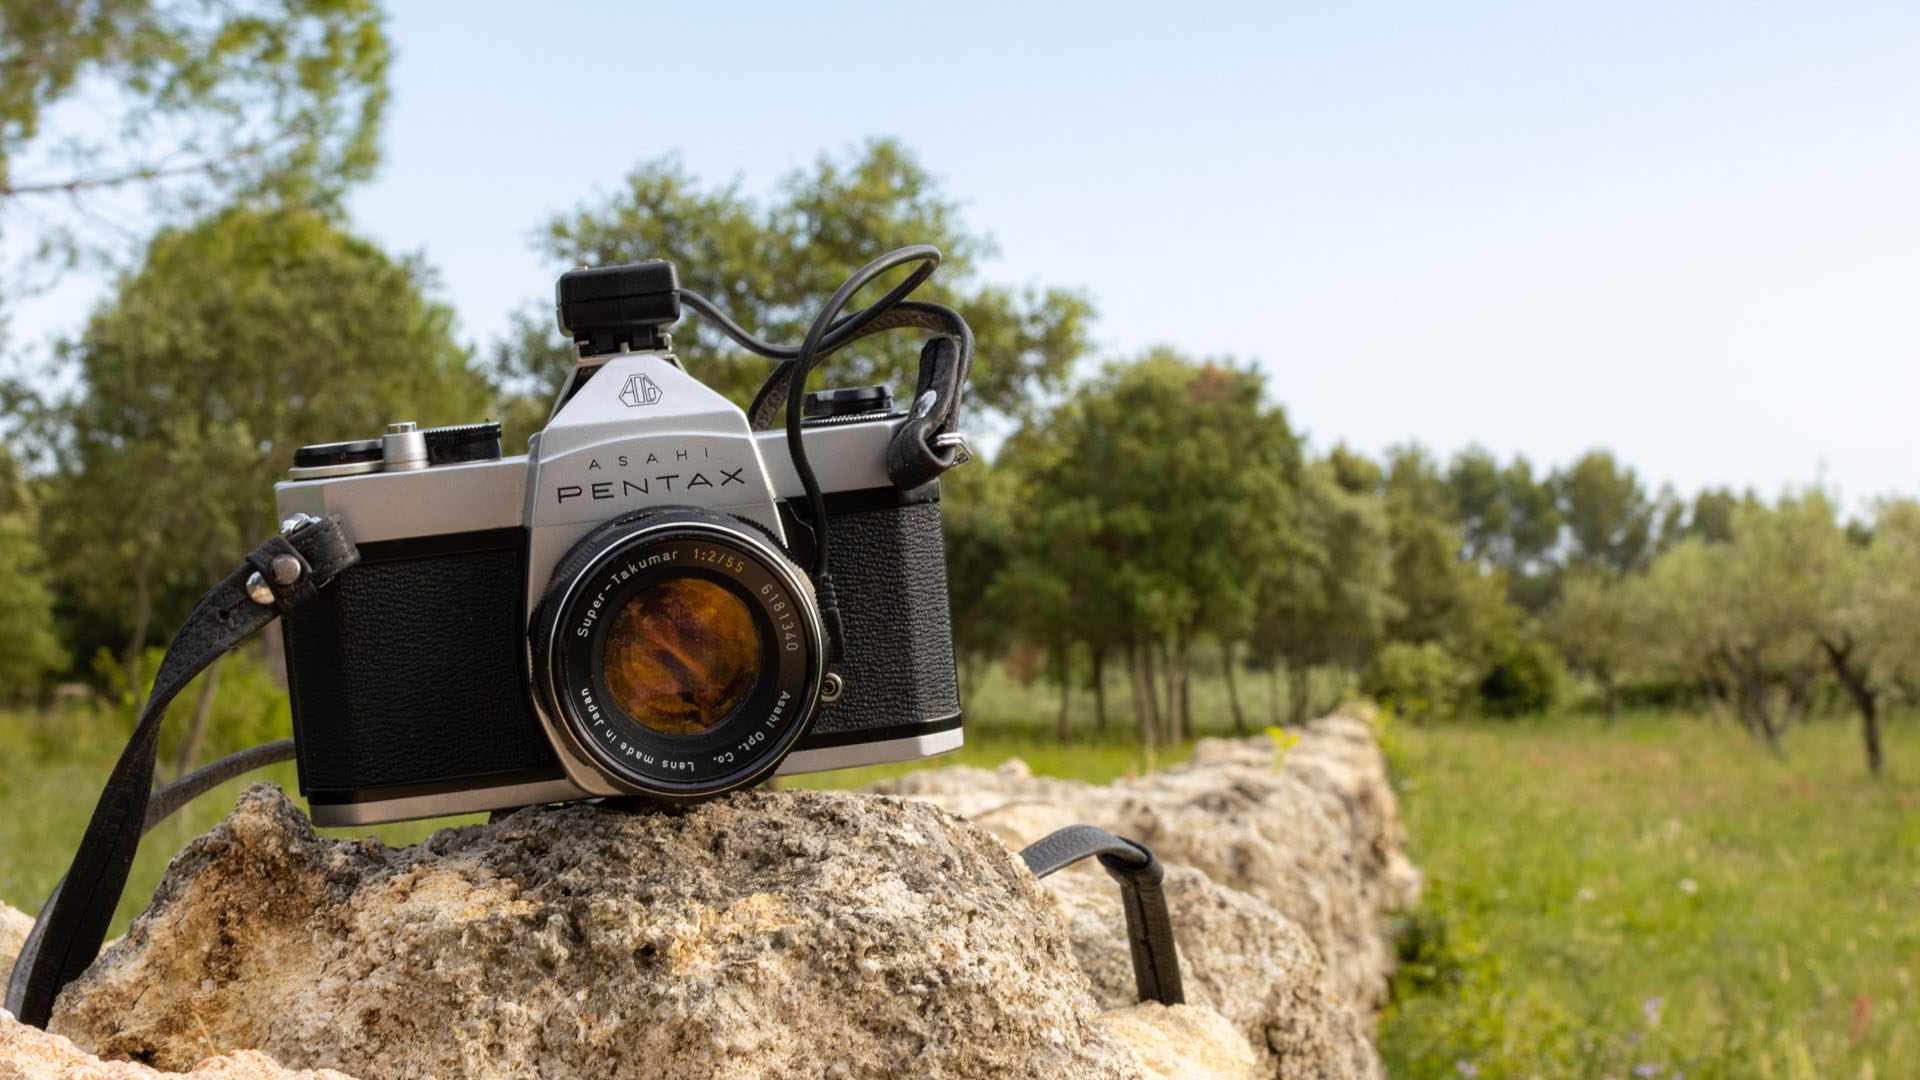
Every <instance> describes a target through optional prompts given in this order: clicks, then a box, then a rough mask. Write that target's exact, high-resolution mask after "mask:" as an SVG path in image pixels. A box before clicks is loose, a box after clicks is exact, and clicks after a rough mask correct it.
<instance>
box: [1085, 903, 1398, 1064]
mask: <svg viewBox="0 0 1920 1080" xmlns="http://www.w3.org/2000/svg"><path fill="white" fill-rule="evenodd" d="M1047 884H1049V885H1050V886H1052V890H1051V891H1053V892H1054V895H1055V900H1056V902H1057V903H1058V904H1059V906H1060V910H1061V914H1062V916H1063V917H1064V918H1065V920H1066V923H1067V935H1068V937H1070V938H1071V939H1072V940H1073V952H1074V955H1075V956H1076V957H1077V958H1078V959H1079V961H1080V967H1081V969H1082V970H1083V971H1085V972H1086V973H1087V977H1088V978H1089V979H1090V980H1092V982H1093V992H1094V997H1095V998H1096V999H1097V1000H1099V1002H1100V1003H1101V1004H1102V1005H1104V1006H1106V1007H1108V1008H1110V1009H1114V1008H1120V1007H1123V1006H1126V1005H1130V1004H1132V1003H1133V1001H1134V994H1135V989H1134V982H1133V960H1132V957H1131V955H1130V954H1129V952H1128V947H1127V938H1126V915H1125V914H1124V912H1123V911H1122V910H1121V907H1120V891H1119V889H1118V887H1117V886H1115V885H1114V883H1113V882H1112V880H1111V879H1109V878H1107V877H1106V875H1105V874H1104V873H1101V874H1099V875H1098V878H1097V879H1096V878H1094V877H1093V876H1091V875H1079V874H1074V873H1061V874H1057V875H1054V876H1053V877H1050V878H1048V879H1047ZM1163 887H1164V888H1165V889H1166V893H1167V906H1168V908H1169V909H1170V911H1171V913H1172V916H1173V926H1174V937H1175V939H1176V941H1177V942H1178V944H1179V947H1180V968H1181V975H1182V981H1183V983H1184V985H1185V989H1186V998H1187V1003H1188V1004H1189V1005H1197V1006H1202V1007H1204V1008H1205V1009H1206V1010H1208V1011H1210V1012H1213V1013H1216V1014H1218V1015H1220V1016H1221V1017H1222V1018H1223V1019H1224V1020H1225V1021H1226V1022H1227V1023H1228V1025H1229V1028H1230V1030H1233V1031H1235V1032H1236V1033H1237V1034H1238V1035H1239V1036H1240V1038H1241V1039H1242V1045H1244V1046H1246V1047H1247V1048H1248V1052H1249V1053H1250V1054H1251V1055H1252V1057H1251V1058H1250V1059H1249V1064H1252V1065H1255V1066H1256V1067H1257V1075H1260V1076H1264V1077H1280V1078H1283V1080H1307V1078H1310V1077H1311V1078H1316V1080H1318V1078H1336V1077H1338V1078H1354V1080H1360V1078H1365V1080H1375V1078H1378V1077H1380V1076H1381V1071H1380V1063H1379V1058H1378V1057H1377V1055H1376V1054H1375V1053H1374V1051H1373V1046H1372V1043H1371V1042H1370V1041H1369V1038H1368V1034H1369V1033H1368V1031H1367V1025H1366V1024H1365V1023H1364V1021H1363V1020H1362V1019H1361V1018H1360V1017H1359V1016H1357V1015H1356V1014H1355V1013H1354V1011H1353V1010H1352V1009H1351V1008H1349V1007H1347V1005H1346V1003H1344V1002H1342V1001H1340V1000H1338V999H1337V998H1336V997H1335V996H1334V995H1333V994H1332V993H1331V992H1330V990H1329V989H1328V985H1327V979H1326V969H1325V967H1324V966H1323V965H1322V964H1321V962H1320V953H1319V951H1318V950H1317V949H1315V948H1314V945H1313V942H1312V941H1310V940H1309V939H1308V938H1307V935H1306V934H1305V933H1304V932H1303V931H1302V930H1301V929H1300V928H1299V927H1298V926H1296V925H1295V924H1294V923H1292V922H1290V921H1288V920H1287V918H1286V917H1285V916H1283V915H1281V914H1280V913H1279V912H1277V911H1275V910H1274V909H1273V908H1272V907H1271V906H1269V905H1267V904H1265V903H1263V902H1261V901H1260V900H1257V899H1255V898H1254V897H1251V896H1248V895H1247V894H1246V893H1243V892H1240V891H1238V890H1236V889H1230V888H1227V887H1226V886H1224V885H1219V884H1216V883H1214V882H1213V881H1212V880H1211V879H1209V878H1208V877H1207V876H1206V875H1205V874H1203V873H1201V872H1200V871H1198V870H1195V869H1193V868H1191V867H1185V866H1170V867H1168V868H1167V877H1166V881H1165V882H1164V885H1163ZM1109 1015H1113V1014H1109ZM1136 1049H1137V1047H1136ZM1143 1060H1146V1059H1145V1058H1144V1056H1143Z"/></svg>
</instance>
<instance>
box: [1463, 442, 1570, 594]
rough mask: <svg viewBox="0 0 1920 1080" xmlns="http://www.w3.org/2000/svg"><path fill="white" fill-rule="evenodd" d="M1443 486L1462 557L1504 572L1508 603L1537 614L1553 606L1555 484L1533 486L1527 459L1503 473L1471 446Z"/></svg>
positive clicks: (1490, 457) (1544, 482)
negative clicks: (1449, 496)
mask: <svg viewBox="0 0 1920 1080" xmlns="http://www.w3.org/2000/svg"><path fill="white" fill-rule="evenodd" d="M1447 487H1448V489H1449V490H1450V492H1451V495H1452V499H1453V509H1452V519H1453V521H1454V522H1455V523H1456V524H1457V525H1458V526H1459V529H1460V535H1461V557H1462V558H1465V559H1468V560H1470V561H1472V562H1475V563H1478V564H1480V566H1482V567H1483V568H1485V569H1488V570H1494V569H1498V570H1501V571H1504V572H1505V574H1506V579H1507V588H1508V599H1510V600H1512V601H1513V602H1514V603H1516V604H1519V605H1520V606H1521V607H1522V608H1525V609H1526V610H1528V611H1533V612H1538V611H1540V610H1542V609H1543V608H1545V607H1546V606H1547V605H1548V604H1549V603H1551V602H1552V599H1553V586H1554V576H1555V574H1554V571H1555V568H1554V567H1553V566H1552V565H1550V563H1549V560H1550V558H1551V557H1552V555H1553V551H1554V548H1555V547H1556V546H1558V544H1559V541H1560V528H1561V524H1562V518H1561V513H1560V507H1559V505H1558V504H1557V502H1556V501H1555V494H1554V490H1553V485H1552V484H1551V483H1550V482H1549V481H1547V480H1545V479H1542V480H1539V481H1536V480H1535V479H1534V477H1533V466H1532V465H1531V464H1529V463H1528V461H1527V459H1526V458H1523V457H1516V458H1514V459H1513V463H1512V464H1510V465H1508V466H1506V467H1505V468H1502V467H1501V466H1500V464H1499V463H1498V462H1497V461H1495V460H1494V458H1493V455H1491V454H1489V453H1487V452H1486V451H1485V450H1483V449H1481V448H1479V447H1469V448H1468V449H1466V450H1463V451H1461V452H1460V453H1459V454H1456V455H1455V456H1454V459H1453V462H1452V463H1451V464H1450V465H1449V466H1448V468H1447Z"/></svg>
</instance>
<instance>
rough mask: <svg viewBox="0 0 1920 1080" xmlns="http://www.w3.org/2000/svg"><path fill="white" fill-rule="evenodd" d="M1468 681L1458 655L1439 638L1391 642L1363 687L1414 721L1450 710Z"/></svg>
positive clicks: (1381, 651)
mask: <svg viewBox="0 0 1920 1080" xmlns="http://www.w3.org/2000/svg"><path fill="white" fill-rule="evenodd" d="M1467 685H1468V677H1467V675H1466V674H1465V673H1464V672H1463V671H1462V670H1461V664H1460V661H1459V659H1458V658H1456V657H1455V656H1454V655H1453V654H1452V653H1450V652H1448V651H1447V648H1446V646H1444V645H1442V644H1440V643H1439V642H1437V641H1427V642H1422V643H1421V644H1418V645H1415V644H1412V643H1410V642H1405V641H1395V642H1391V643H1389V644H1388V645H1387V646H1386V647H1385V648H1383V649H1381V650H1380V654H1379V655H1378V656H1377V657H1375V658H1374V661H1373V666H1372V667H1371V668H1369V669H1368V671H1367V676H1366V678H1365V679H1364V680H1363V681H1362V682H1361V689H1362V690H1364V691H1365V692H1366V693H1367V694H1368V695H1370V696H1371V697H1373V698H1374V699H1375V700H1376V701H1378V702H1380V704H1381V705H1382V706H1383V707H1385V708H1389V709H1392V710H1393V712H1394V713H1395V715H1398V716H1401V717H1404V718H1405V719H1407V720H1409V721H1413V722H1418V721H1420V720H1422V719H1425V718H1427V717H1429V716H1431V715H1433V714H1434V713H1436V712H1440V713H1445V712H1450V711H1452V709H1453V708H1454V705H1455V703H1456V702H1457V701H1458V700H1459V697H1460V693H1461V691H1462V690H1463V689H1465V687H1466V686H1467Z"/></svg>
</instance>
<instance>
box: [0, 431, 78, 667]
mask: <svg viewBox="0 0 1920 1080" xmlns="http://www.w3.org/2000/svg"><path fill="white" fill-rule="evenodd" d="M0 582H4V583H5V585H4V586H0V700H5V699H7V698H10V697H17V696H19V694H20V692H21V691H22V690H25V689H28V688H31V687H33V686H35V685H37V684H38V683H39V681H40V678H41V676H42V675H43V674H45V673H46V672H47V671H49V670H53V669H56V668H59V667H61V666H63V665H64V664H65V663H66V658H65V656H64V654H63V651H62V649H61V647H60V641H59V638H57V637H56V636H55V635H54V632H53V592H52V589H51V588H50V586H49V583H48V580H47V566H46V560H45V558H44V557H43V555H42V552H41V548H40V519H39V514H38V513H37V512H36V511H35V507H34V503H33V498H32V495H31V494H30V493H29V492H28V491H27V487H26V484H25V483H23V482H22V481H21V478H20V475H19V472H18V471H17V470H16V468H15V466H14V463H13V457H12V455H11V454H9V453H7V451H6V449H5V448H4V447H0Z"/></svg>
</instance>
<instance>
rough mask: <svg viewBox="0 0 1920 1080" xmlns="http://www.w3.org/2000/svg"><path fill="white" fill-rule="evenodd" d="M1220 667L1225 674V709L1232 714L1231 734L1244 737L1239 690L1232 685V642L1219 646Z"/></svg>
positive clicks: (1245, 724)
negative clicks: (1224, 670)
mask: <svg viewBox="0 0 1920 1080" xmlns="http://www.w3.org/2000/svg"><path fill="white" fill-rule="evenodd" d="M1220 666H1221V667H1222V668H1224V669H1226V672H1227V709H1228V710H1229V711H1231V712H1232V713H1233V733H1234V734H1235V735H1245V734H1246V733H1247V717H1246V715H1245V714H1244V713H1242V712H1241V711H1240V688H1239V687H1238V686H1236V685H1235V684H1234V680H1233V642H1231V641H1225V642H1221V644H1220Z"/></svg>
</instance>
